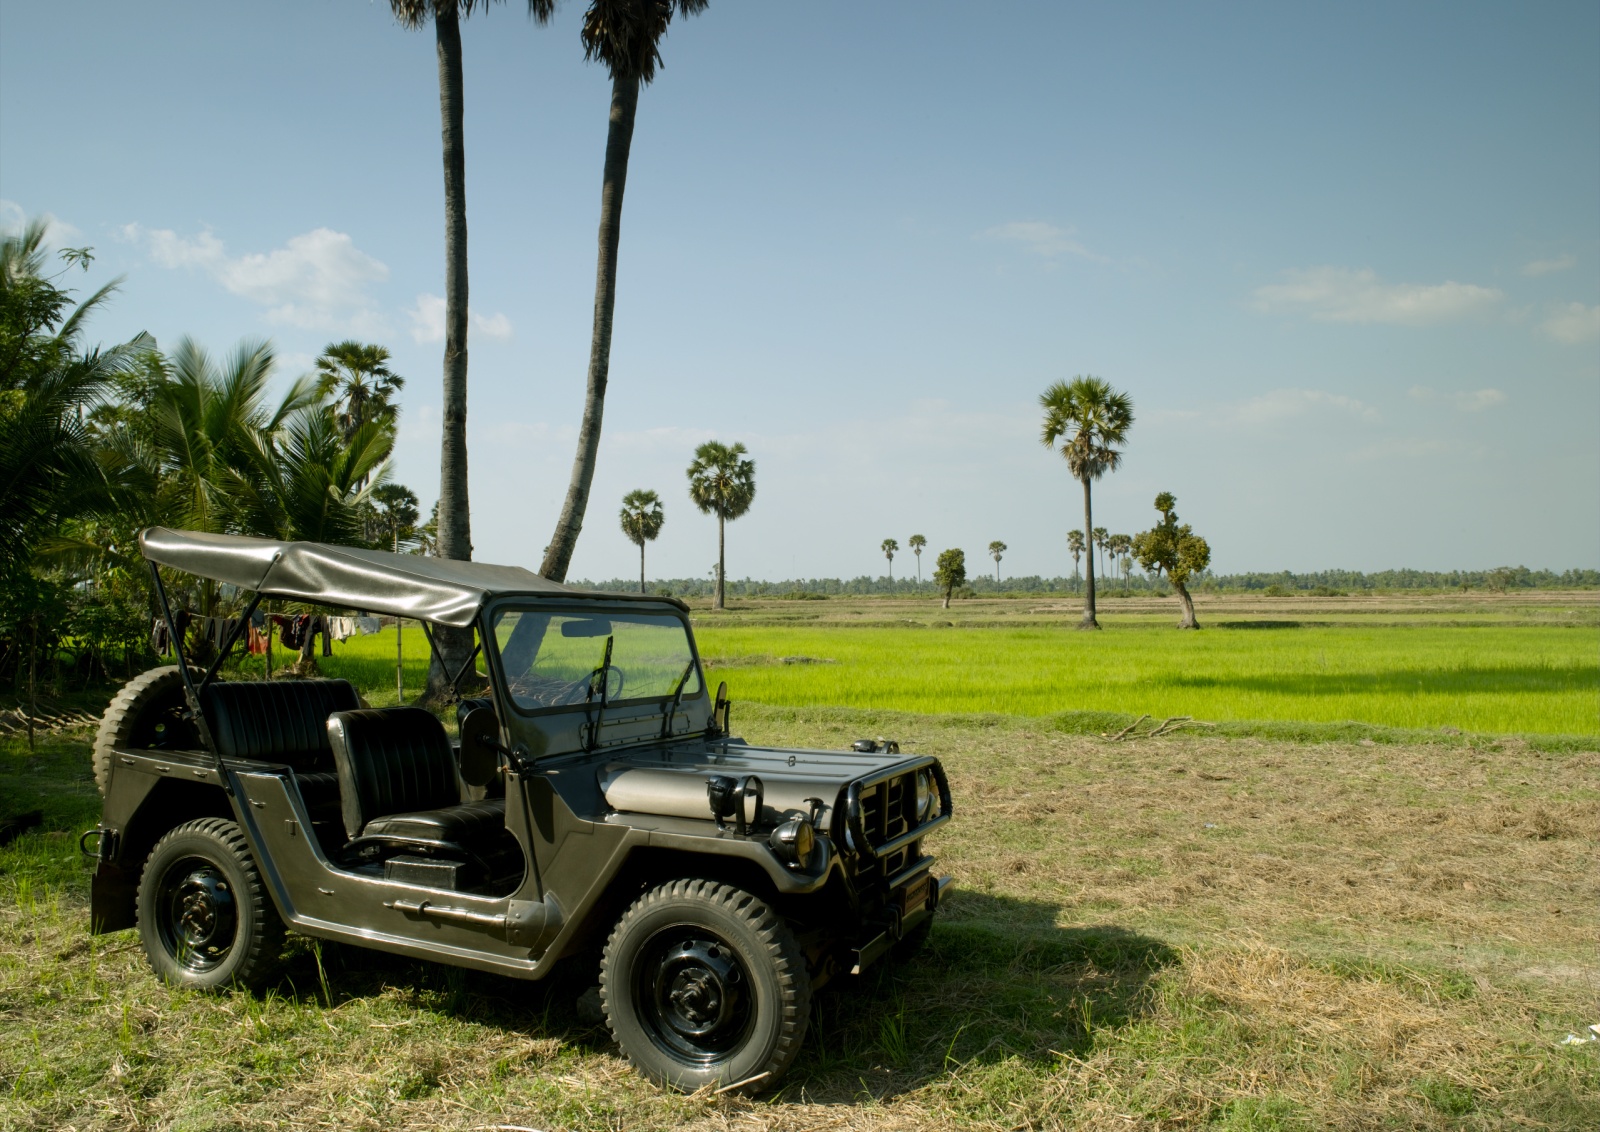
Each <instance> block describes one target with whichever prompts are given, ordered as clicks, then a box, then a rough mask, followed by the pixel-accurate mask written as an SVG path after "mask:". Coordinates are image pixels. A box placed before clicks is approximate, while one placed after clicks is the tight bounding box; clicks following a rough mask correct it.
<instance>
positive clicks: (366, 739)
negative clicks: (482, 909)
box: [328, 707, 515, 863]
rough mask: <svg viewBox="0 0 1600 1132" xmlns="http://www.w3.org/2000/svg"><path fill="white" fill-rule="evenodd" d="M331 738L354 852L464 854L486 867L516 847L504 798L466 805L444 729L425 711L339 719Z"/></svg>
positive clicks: (333, 719) (350, 714) (332, 721)
mask: <svg viewBox="0 0 1600 1132" xmlns="http://www.w3.org/2000/svg"><path fill="white" fill-rule="evenodd" d="M328 735H329V739H330V741H331V745H332V748H333V758H334V762H335V763H336V764H337V765H338V768H339V794H340V799H341V802H342V806H343V813H344V828H345V833H346V834H348V835H349V837H350V845H351V847H352V848H354V849H357V850H360V849H364V848H379V849H381V848H382V847H383V846H385V845H387V846H392V847H395V848H400V849H406V850H416V849H423V850H432V851H435V852H439V853H459V854H462V855H465V856H467V857H470V858H472V859H474V860H477V861H479V862H481V863H488V862H490V860H491V859H492V858H499V857H501V856H502V855H503V854H504V852H505V851H506V849H507V844H506V843H507V842H508V840H509V841H510V847H511V848H512V849H514V848H515V841H514V840H512V839H510V835H509V834H508V833H507V832H506V804H505V800H504V799H502V798H495V799H488V800H485V801H481V802H466V803H463V802H462V801H461V786H460V783H459V781H458V780H457V777H456V761H455V755H454V753H453V752H452V751H451V749H450V739H449V736H447V735H446V734H445V730H444V726H443V724H441V723H440V722H439V721H438V720H437V719H436V718H434V716H433V715H432V713H430V712H427V711H424V710H423V709H421V708H413V707H400V708H385V709H383V710H372V709H367V710H362V711H342V712H336V713H334V714H333V715H331V716H329V717H328Z"/></svg>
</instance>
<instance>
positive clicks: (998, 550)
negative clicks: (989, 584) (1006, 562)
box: [989, 539, 1010, 586]
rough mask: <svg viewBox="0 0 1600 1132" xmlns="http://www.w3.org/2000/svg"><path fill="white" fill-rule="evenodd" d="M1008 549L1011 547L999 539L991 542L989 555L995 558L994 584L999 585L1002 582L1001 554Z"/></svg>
mask: <svg viewBox="0 0 1600 1132" xmlns="http://www.w3.org/2000/svg"><path fill="white" fill-rule="evenodd" d="M1008 549H1010V548H1009V547H1007V546H1006V544H1005V543H1003V542H1001V541H1000V540H999V539H995V540H994V541H993V542H991V543H990V544H989V557H990V558H993V559H994V584H995V585H997V586H998V585H999V584H1000V556H1001V555H1002V554H1004V553H1005V552H1006V551H1007V550H1008Z"/></svg>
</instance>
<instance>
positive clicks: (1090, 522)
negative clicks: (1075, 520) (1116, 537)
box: [1078, 476, 1100, 629]
mask: <svg viewBox="0 0 1600 1132" xmlns="http://www.w3.org/2000/svg"><path fill="white" fill-rule="evenodd" d="M1083 529H1084V530H1085V531H1091V532H1092V531H1093V530H1094V506H1093V504H1092V502H1091V501H1090V498H1089V477H1088V476H1085V477H1083ZM1089 538H1090V540H1091V542H1092V540H1093V539H1094V535H1093V534H1090V535H1089ZM1084 558H1085V559H1087V561H1086V562H1085V563H1084V571H1083V575H1084V587H1083V620H1082V621H1080V622H1078V628H1080V629H1098V628H1100V622H1099V621H1097V620H1095V616H1094V547H1093V545H1091V546H1090V547H1089V553H1088V554H1086V555H1084Z"/></svg>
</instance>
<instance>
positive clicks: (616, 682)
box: [586, 664, 628, 700]
mask: <svg viewBox="0 0 1600 1132" xmlns="http://www.w3.org/2000/svg"><path fill="white" fill-rule="evenodd" d="M602 671H604V673H605V678H606V699H607V700H615V699H618V698H620V697H621V696H622V689H623V686H624V685H626V684H627V682H628V678H627V676H626V675H624V674H623V671H622V669H620V668H618V667H617V666H616V665H614V664H613V665H612V666H611V667H609V668H606V669H603V670H602V669H599V668H596V669H595V670H594V671H593V672H591V673H589V683H588V684H587V685H586V688H589V687H593V686H594V683H593V682H594V679H595V677H597V676H599V675H600V674H601V672H602Z"/></svg>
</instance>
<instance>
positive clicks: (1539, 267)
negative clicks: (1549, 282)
mask: <svg viewBox="0 0 1600 1132" xmlns="http://www.w3.org/2000/svg"><path fill="white" fill-rule="evenodd" d="M1577 264H1578V257H1577V256H1575V255H1572V254H1571V253H1570V252H1569V253H1568V254H1566V255H1558V256H1556V258H1555V259H1536V260H1534V261H1533V262H1532V263H1525V264H1523V265H1522V274H1524V275H1534V276H1538V275H1549V274H1550V273H1551V272H1552V271H1565V270H1567V268H1569V267H1576V266H1577Z"/></svg>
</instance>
